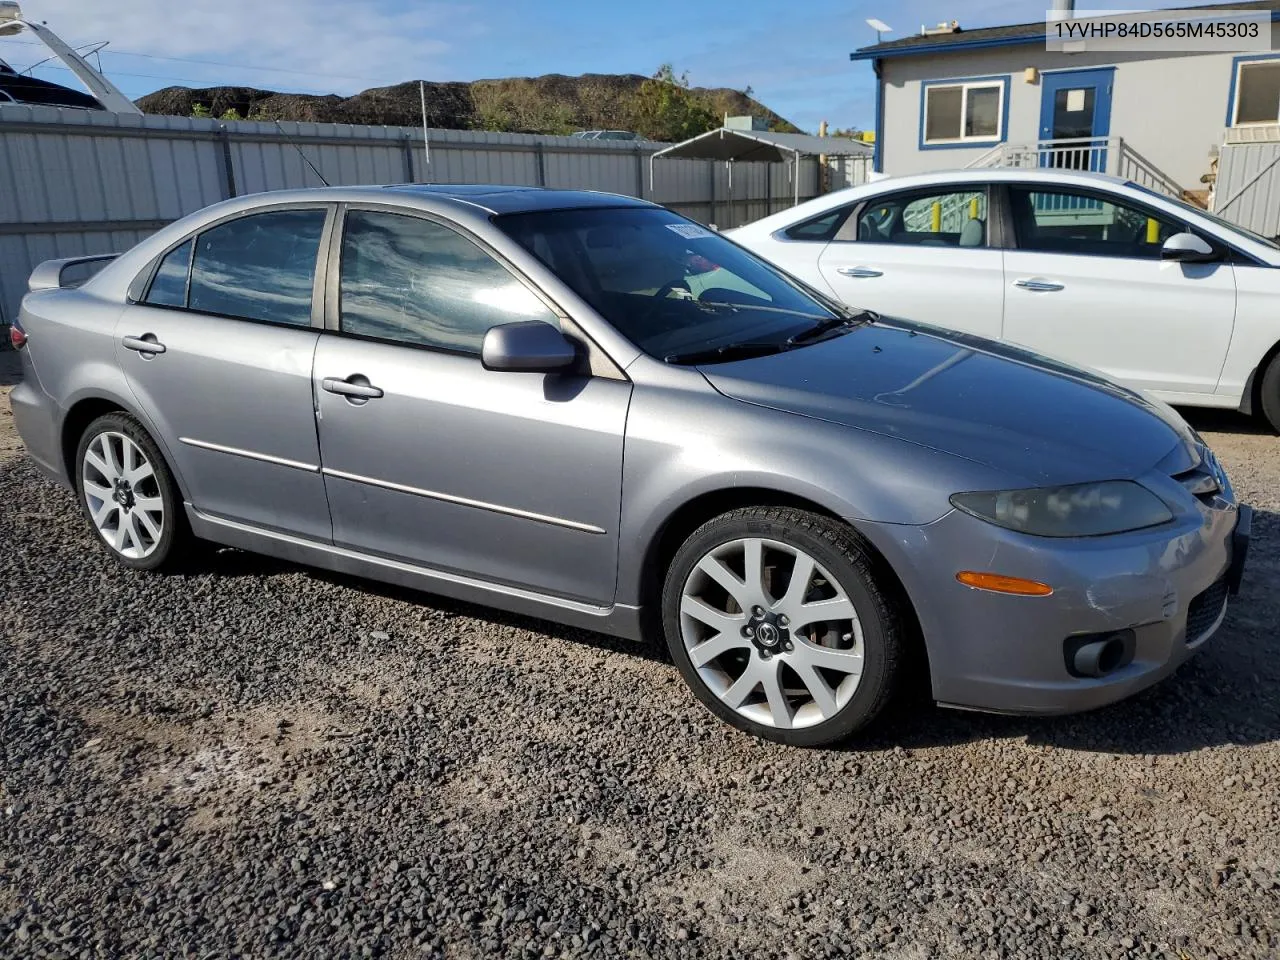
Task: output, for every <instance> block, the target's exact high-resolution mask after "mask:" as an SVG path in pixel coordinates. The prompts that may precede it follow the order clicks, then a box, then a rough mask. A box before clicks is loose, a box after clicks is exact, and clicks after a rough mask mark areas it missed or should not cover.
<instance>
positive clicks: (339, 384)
mask: <svg viewBox="0 0 1280 960" xmlns="http://www.w3.org/2000/svg"><path fill="white" fill-rule="evenodd" d="M357 378H358V379H357ZM360 381H364V382H363V383H362V382H360ZM320 386H322V387H324V388H325V389H326V390H327V391H329V392H330V393H336V394H338V395H339V396H343V397H347V398H348V399H355V400H376V399H378V397H380V396H382V388H381V387H375V386H374V385H373V384H371V383H370V382H369V381H368V380H366V379H365V378H364V377H362V376H360V374H358V373H356V374H352V375H351V376H350V377H347V378H346V379H345V380H340V379H338V378H337V377H325V378H324V380H322V381H321V382H320Z"/></svg>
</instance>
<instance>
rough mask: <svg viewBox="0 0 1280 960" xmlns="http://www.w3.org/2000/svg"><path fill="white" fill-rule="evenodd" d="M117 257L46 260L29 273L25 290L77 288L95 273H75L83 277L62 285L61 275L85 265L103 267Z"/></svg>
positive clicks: (105, 254)
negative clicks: (29, 276) (99, 264)
mask: <svg viewBox="0 0 1280 960" xmlns="http://www.w3.org/2000/svg"><path fill="white" fill-rule="evenodd" d="M118 256H120V254H118V253H99V254H95V255H93V256H91V257H63V258H62V259H61V260H46V261H45V262H44V263H42V264H40V265H39V266H38V267H36V268H35V269H34V270H32V271H31V278H30V279H29V280H28V281H27V289H28V290H30V291H31V292H32V293H34V292H35V291H37V290H56V289H58V288H59V287H78V286H79V285H80V284H82V283H84V282H85V280H87V279H89V277H91V276H93V274H94V273H96V272H97V271H96V270H90V271H77V272H78V273H81V274H84V275H83V276H80V277H79V278H78V279H75V280H71V281H68V282H65V283H64V282H63V279H62V274H63V272H64V271H65V270H67V269H68V268H70V267H76V266H80V265H81V264H87V263H99V262H101V263H103V265H105V264H106V262H107V261H110V260H114V259H115V258H116V257H118ZM99 269H101V268H99Z"/></svg>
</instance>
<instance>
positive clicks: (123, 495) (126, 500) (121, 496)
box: [111, 477, 134, 513]
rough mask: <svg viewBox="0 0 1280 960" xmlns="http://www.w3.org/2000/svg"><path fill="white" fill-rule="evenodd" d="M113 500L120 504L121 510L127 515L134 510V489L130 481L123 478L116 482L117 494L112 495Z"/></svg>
mask: <svg viewBox="0 0 1280 960" xmlns="http://www.w3.org/2000/svg"><path fill="white" fill-rule="evenodd" d="M111 499H112V500H114V501H115V502H116V503H118V504H120V507H121V509H122V510H124V512H125V513H128V512H129V511H130V510H132V509H133V503H134V501H133V487H132V486H130V484H129V481H128V480H125V479H124V478H123V477H121V478H120V479H118V480H116V482H115V492H114V493H113V494H111Z"/></svg>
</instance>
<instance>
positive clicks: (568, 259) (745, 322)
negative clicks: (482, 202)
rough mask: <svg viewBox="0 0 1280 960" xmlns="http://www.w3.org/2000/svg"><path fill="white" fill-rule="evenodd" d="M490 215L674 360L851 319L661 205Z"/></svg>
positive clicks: (649, 348)
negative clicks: (495, 216) (495, 217)
mask: <svg viewBox="0 0 1280 960" xmlns="http://www.w3.org/2000/svg"><path fill="white" fill-rule="evenodd" d="M495 222H496V223H497V225H498V226H499V227H500V228H501V229H502V230H504V231H505V232H506V233H507V235H508V236H510V237H511V238H512V239H514V240H515V241H516V242H517V243H519V244H520V245H521V246H523V247H524V248H525V249H527V250H528V251H529V252H530V253H532V254H533V255H534V256H536V257H538V259H540V260H541V261H542V262H543V263H545V264H546V265H547V266H548V267H549V268H550V269H551V270H553V271H554V272H555V273H556V275H557V276H558V277H560V279H562V280H563V281H564V282H565V283H567V284H568V285H569V286H570V287H572V288H573V289H574V291H575V292H576V293H577V294H578V295H579V296H581V297H582V298H583V299H584V300H586V301H587V302H588V303H590V304H591V305H592V306H593V307H594V308H595V309H596V310H597V311H599V313H600V314H601V315H602V316H603V317H604V318H605V319H606V320H608V321H609V322H610V323H612V324H613V325H614V326H615V327H617V329H618V330H619V331H620V332H621V333H622V334H623V335H624V336H626V337H627V338H628V339H629V340H630V341H631V342H632V343H634V344H635V345H636V346H638V347H639V348H640V349H641V350H643V351H644V352H645V353H647V354H649V355H650V356H654V357H658V358H661V359H666V360H668V361H669V362H672V363H688V362H695V360H696V362H713V361H714V360H716V359H731V358H732V357H733V356H735V355H737V354H740V353H743V352H745V351H747V350H750V351H753V352H761V353H763V352H769V351H770V350H771V349H772V350H777V349H786V348H788V347H790V346H794V345H795V344H794V343H792V342H791V338H793V337H797V336H799V335H801V334H804V333H806V332H807V331H811V330H819V329H822V328H826V327H830V326H833V325H836V324H839V323H840V322H842V321H843V320H844V319H847V317H848V314H847V313H846V312H845V311H844V310H843V309H842V308H840V307H839V306H838V305H837V304H835V303H834V302H828V301H825V300H822V299H819V298H818V295H816V294H814V293H811V292H809V291H808V290H806V289H805V288H804V287H802V286H801V285H800V284H799V283H798V282H797V281H795V280H792V279H790V278H789V277H787V276H786V275H784V274H783V273H781V272H779V271H778V270H776V269H774V268H773V267H771V266H769V265H768V264H766V263H765V262H764V261H762V260H760V259H759V258H757V257H755V256H753V255H752V254H750V253H748V252H747V251H745V250H743V249H742V248H741V247H739V246H737V245H736V244H733V243H730V242H729V241H728V240H726V239H725V238H724V237H722V236H720V235H719V234H718V233H716V232H714V231H712V230H708V229H707V228H706V227H703V226H701V225H699V224H697V223H694V222H693V221H691V220H686V219H685V218H683V217H681V216H680V215H679V214H676V213H672V212H671V211H669V210H664V209H661V208H658V207H613V208H595V209H583V210H551V211H540V212H536V213H521V214H512V215H508V216H503V217H498V218H497V219H496V220H495Z"/></svg>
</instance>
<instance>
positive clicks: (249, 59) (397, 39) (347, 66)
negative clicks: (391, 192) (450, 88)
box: [0, 0, 478, 93]
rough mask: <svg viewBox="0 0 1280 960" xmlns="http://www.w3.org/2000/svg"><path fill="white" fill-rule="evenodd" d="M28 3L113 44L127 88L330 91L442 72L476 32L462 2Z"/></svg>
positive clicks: (62, 27)
mask: <svg viewBox="0 0 1280 960" xmlns="http://www.w3.org/2000/svg"><path fill="white" fill-rule="evenodd" d="M22 6H23V12H24V14H25V15H26V17H27V18H28V19H34V20H45V21H47V22H48V25H49V27H50V28H51V29H53V30H54V31H55V32H56V33H58V34H59V35H60V36H61V37H62V38H63V39H64V40H66V41H67V42H69V43H72V44H80V43H87V42H90V41H96V40H110V41H111V45H110V47H108V48H107V52H106V53H104V58H103V66H104V68H105V71H106V73H107V74H108V75H109V76H118V78H119V79H118V80H117V83H118V84H119V85H120V86H121V87H123V88H125V89H126V90H129V91H131V92H132V91H133V90H137V89H139V88H141V89H142V90H146V89H155V88H158V87H162V86H166V85H167V83H166V81H165V80H163V79H158V77H160V76H161V75H163V76H166V77H174V78H180V80H178V81H175V82H181V81H187V83H188V85H194V84H198V83H207V84H215V83H228V84H242V85H250V86H266V87H273V88H276V89H292V90H308V91H321V92H333V93H353V92H355V91H358V90H362V89H365V88H367V87H370V86H375V85H385V84H391V83H399V82H403V81H405V80H411V79H417V78H419V77H422V78H436V77H440V78H446V77H447V76H448V75H449V73H450V72H451V71H450V59H451V58H450V52H451V49H452V43H451V41H453V40H456V39H458V38H459V37H460V36H462V37H465V36H466V35H468V34H474V33H475V31H476V30H477V29H478V25H477V24H476V23H475V19H474V17H473V16H472V15H471V12H470V11H469V10H467V8H466V7H465V6H462V5H458V4H452V3H437V2H422V0H402V2H400V3H395V4H393V3H389V2H386V0H356V2H350V0H123V2H120V3H103V2H102V0H58V2H55V0H23V3H22ZM111 51H119V52H120V53H118V54H116V55H114V56H112V55H110V52H111ZM24 52H27V53H28V54H31V53H32V52H34V48H31V47H26V48H25V51H24ZM125 53H128V54H149V55H151V56H153V57H178V58H183V59H182V60H168V59H166V60H156V59H146V58H143V57H136V56H124V55H123V54H125ZM0 56H6V57H10V56H13V54H12V50H8V51H5V50H0ZM35 58H36V57H35V56H31V57H30V59H31V60H34V59H35ZM13 59H15V60H18V59H21V58H20V57H16V56H14V57H13ZM190 60H213V61H218V62H219V64H235V65H237V66H235V67H228V66H221V65H216V66H215V65H212V64H199V63H191V62H188V61H190ZM28 62H29V61H28ZM266 67H271V68H277V69H275V70H265V69H261V68H266ZM255 68H257V69H255ZM285 71H299V72H297V73H289V72H285ZM141 75H152V76H141Z"/></svg>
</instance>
